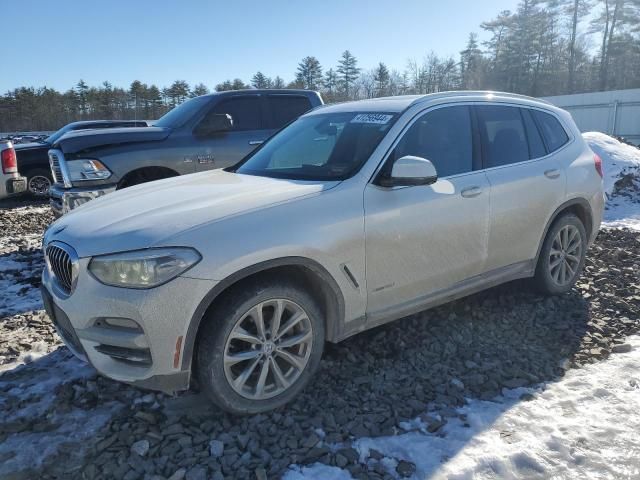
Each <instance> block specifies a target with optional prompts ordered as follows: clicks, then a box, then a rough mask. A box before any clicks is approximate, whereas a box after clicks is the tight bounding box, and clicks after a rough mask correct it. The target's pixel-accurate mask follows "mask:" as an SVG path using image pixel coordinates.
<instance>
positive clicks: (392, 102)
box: [307, 90, 553, 115]
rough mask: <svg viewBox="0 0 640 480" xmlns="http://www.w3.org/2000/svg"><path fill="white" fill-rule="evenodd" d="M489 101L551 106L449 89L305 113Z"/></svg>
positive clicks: (529, 99)
mask: <svg viewBox="0 0 640 480" xmlns="http://www.w3.org/2000/svg"><path fill="white" fill-rule="evenodd" d="M476 100H477V101H489V102H511V103H519V104H522V105H530V106H533V105H538V106H545V107H546V108H549V107H551V108H553V106H552V105H551V104H550V103H549V102H547V101H545V100H540V99H538V98H533V97H527V96H526V95H518V94H516V93H506V92H493V91H484V90H483V91H469V90H461V91H451V92H439V93H429V94H426V95H398V96H395V97H380V98H371V99H367V100H355V101H351V102H342V103H334V104H330V105H325V106H324V107H318V108H316V109H314V110H313V111H311V112H309V113H308V114H307V115H316V114H324V113H340V112H389V113H396V112H402V111H404V110H406V109H408V108H409V107H411V106H413V105H416V104H419V103H430V102H438V101H447V102H449V101H459V102H463V101H476Z"/></svg>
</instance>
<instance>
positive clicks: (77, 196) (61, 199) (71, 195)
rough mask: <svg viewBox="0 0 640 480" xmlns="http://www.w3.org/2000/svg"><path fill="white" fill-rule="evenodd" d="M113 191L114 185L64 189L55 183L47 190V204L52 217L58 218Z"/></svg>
mask: <svg viewBox="0 0 640 480" xmlns="http://www.w3.org/2000/svg"><path fill="white" fill-rule="evenodd" d="M115 190H116V185H104V186H100V187H86V188H83V187H72V188H64V187H63V186H62V185H60V184H58V183H56V184H55V185H53V186H52V187H51V188H50V189H49V204H50V205H51V209H52V210H53V213H54V215H55V216H56V217H60V216H62V215H64V214H65V213H68V212H70V211H71V210H73V209H74V208H77V207H79V206H80V205H82V204H84V203H87V202H88V201H90V200H93V199H94V198H99V197H102V196H104V195H107V194H108V193H111V192H115Z"/></svg>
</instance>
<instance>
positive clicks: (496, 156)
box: [476, 105, 529, 168]
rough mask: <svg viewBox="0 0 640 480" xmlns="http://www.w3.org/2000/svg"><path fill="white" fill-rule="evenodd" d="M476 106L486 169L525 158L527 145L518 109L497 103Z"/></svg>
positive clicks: (526, 158)
mask: <svg viewBox="0 0 640 480" xmlns="http://www.w3.org/2000/svg"><path fill="white" fill-rule="evenodd" d="M476 108H477V112H478V123H479V127H480V135H481V137H482V144H483V148H482V158H483V162H484V166H485V167H486V168H491V167H498V166H501V165H509V164H511V163H518V162H523V161H525V160H529V146H528V144H527V137H526V134H525V130H524V124H523V122H522V116H521V115H520V109H519V108H517V107H506V106H497V105H482V106H478V107H476Z"/></svg>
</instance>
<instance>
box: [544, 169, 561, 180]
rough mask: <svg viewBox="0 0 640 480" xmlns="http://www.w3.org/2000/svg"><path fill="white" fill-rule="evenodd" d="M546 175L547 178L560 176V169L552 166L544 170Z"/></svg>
mask: <svg viewBox="0 0 640 480" xmlns="http://www.w3.org/2000/svg"><path fill="white" fill-rule="evenodd" d="M544 176H545V177H547V178H558V177H559V176H560V170H558V169H556V168H552V169H550V170H545V171H544Z"/></svg>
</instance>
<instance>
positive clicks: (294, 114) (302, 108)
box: [267, 95, 311, 129]
mask: <svg viewBox="0 0 640 480" xmlns="http://www.w3.org/2000/svg"><path fill="white" fill-rule="evenodd" d="M267 109H268V111H269V112H271V124H270V128H273V129H277V128H282V127H283V126H285V125H286V124H287V123H289V122H290V121H291V120H293V119H295V118H298V117H299V116H300V115H302V114H303V113H305V112H307V111H309V110H311V102H310V101H309V99H308V98H307V97H304V96H302V95H269V96H268V97H267Z"/></svg>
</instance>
